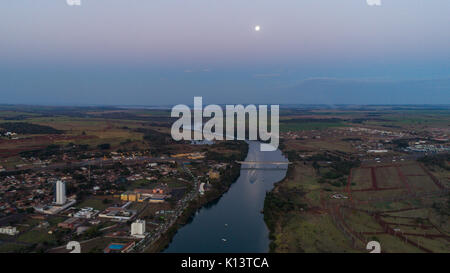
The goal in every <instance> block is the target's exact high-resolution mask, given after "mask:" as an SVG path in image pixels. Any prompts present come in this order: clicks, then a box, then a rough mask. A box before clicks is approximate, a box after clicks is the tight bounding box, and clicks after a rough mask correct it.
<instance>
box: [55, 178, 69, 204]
mask: <svg viewBox="0 0 450 273" xmlns="http://www.w3.org/2000/svg"><path fill="white" fill-rule="evenodd" d="M55 191H56V202H55V203H56V204H57V205H64V204H65V203H66V201H67V200H66V183H65V182H63V181H61V180H58V181H56V190H55Z"/></svg>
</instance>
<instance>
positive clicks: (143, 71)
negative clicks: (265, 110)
mask: <svg viewBox="0 0 450 273" xmlns="http://www.w3.org/2000/svg"><path fill="white" fill-rule="evenodd" d="M1 7H2V8H1V9H0V37H1V39H0V94H1V99H0V103H2V104H3V103H4V104H29V105H69V106H70V105H173V104H179V103H182V104H190V103H191V102H192V100H193V97H194V96H203V99H204V102H205V103H208V104H209V103H222V104H227V103H233V104H236V103H242V104H268V103H271V104H326V105H335V104H372V105H373V104H374V105H378V104H442V102H447V101H450V32H449V31H448V29H449V27H450V16H448V14H450V1H446V0H434V1H422V0H395V1H394V0H391V1H388V0H385V1H382V5H381V6H368V5H367V3H366V1H365V0H349V1H345V2H343V1H333V0H320V1H311V0H305V1H294V0H280V1H273V0H259V1H250V2H246V3H243V2H242V1H239V0H228V1H223V0H222V1H221V0H192V1H182V0H170V1H167V0H154V1H139V0H128V1H124V0H82V5H81V6H69V5H67V4H66V1H65V0H61V1H54V0H40V1H32V0H15V1H11V0H7V1H4V2H3V3H2V4H1ZM256 25H258V26H260V31H255V30H254V27H255V26H256Z"/></svg>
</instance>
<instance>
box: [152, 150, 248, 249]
mask: <svg viewBox="0 0 450 273" xmlns="http://www.w3.org/2000/svg"><path fill="white" fill-rule="evenodd" d="M248 151H249V145H248V143H246V142H242V148H241V149H240V152H241V153H240V155H239V156H238V158H237V159H236V160H237V161H243V160H245V158H246V157H247V154H248ZM227 163H229V164H230V166H231V167H230V168H228V169H227V170H226V171H225V174H224V175H223V176H222V178H221V179H220V181H219V182H217V183H213V184H212V187H211V189H210V190H208V191H207V192H206V193H205V194H204V195H203V196H199V197H198V198H197V199H195V200H193V201H192V202H190V204H189V206H188V207H187V208H186V209H185V210H184V211H183V213H182V214H181V215H180V216H179V217H178V219H177V220H176V222H175V223H174V224H173V225H172V226H171V227H170V228H169V229H168V230H167V231H166V232H165V233H164V234H163V235H161V237H160V238H159V239H158V240H157V241H155V242H154V243H153V244H151V245H150V246H149V247H148V248H147V249H146V250H145V252H151V253H156V252H162V251H163V250H164V249H166V248H167V247H168V245H169V244H170V243H171V241H172V239H173V237H174V236H175V235H176V233H177V232H178V230H179V229H180V228H181V227H183V226H184V225H186V224H188V223H190V221H191V220H192V219H193V217H194V215H195V213H196V212H197V211H198V210H199V209H201V208H203V207H207V206H209V205H212V204H214V203H215V202H218V200H219V199H220V198H221V197H222V196H223V195H224V194H225V193H226V192H227V191H228V190H229V189H230V187H231V185H232V184H233V183H235V182H236V181H237V180H238V178H239V176H240V171H241V170H240V165H239V164H238V163H236V162H235V160H232V161H230V162H227Z"/></svg>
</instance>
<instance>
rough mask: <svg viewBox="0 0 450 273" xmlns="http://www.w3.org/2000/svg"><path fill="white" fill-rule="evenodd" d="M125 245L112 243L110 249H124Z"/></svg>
mask: <svg viewBox="0 0 450 273" xmlns="http://www.w3.org/2000/svg"><path fill="white" fill-rule="evenodd" d="M123 247H124V245H121V244H112V245H109V246H108V248H109V249H113V250H119V249H122V248H123Z"/></svg>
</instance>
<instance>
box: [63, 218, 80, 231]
mask: <svg viewBox="0 0 450 273" xmlns="http://www.w3.org/2000/svg"><path fill="white" fill-rule="evenodd" d="M83 223H84V221H83V220H81V219H80V218H68V219H67V220H65V221H64V222H61V223H59V224H58V227H60V228H67V229H76V228H77V227H79V226H81V225H82V224H83Z"/></svg>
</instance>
